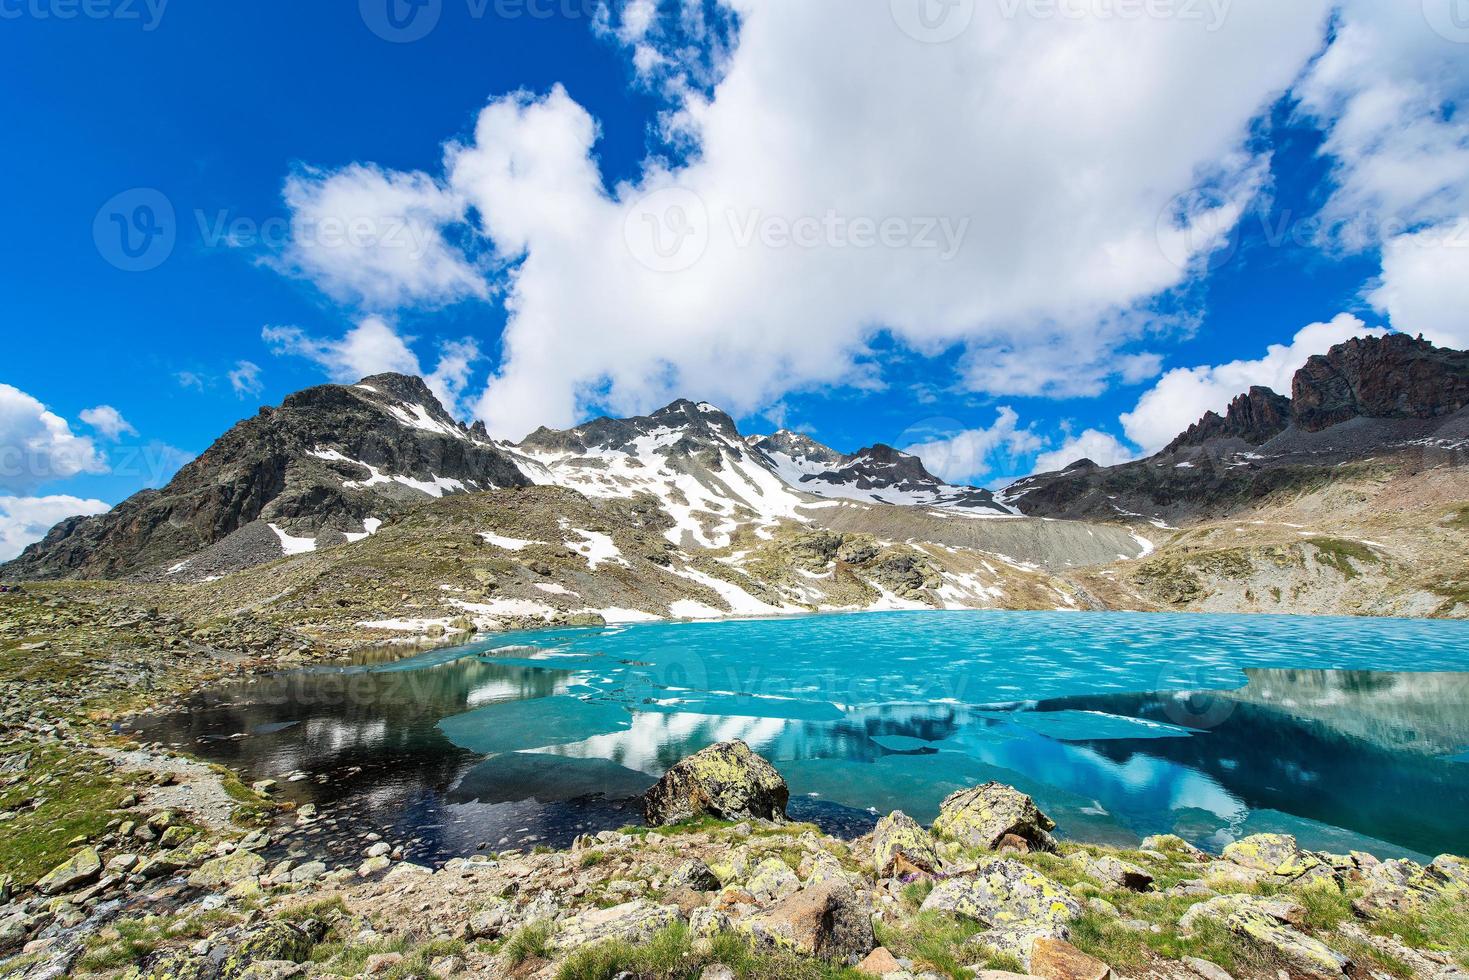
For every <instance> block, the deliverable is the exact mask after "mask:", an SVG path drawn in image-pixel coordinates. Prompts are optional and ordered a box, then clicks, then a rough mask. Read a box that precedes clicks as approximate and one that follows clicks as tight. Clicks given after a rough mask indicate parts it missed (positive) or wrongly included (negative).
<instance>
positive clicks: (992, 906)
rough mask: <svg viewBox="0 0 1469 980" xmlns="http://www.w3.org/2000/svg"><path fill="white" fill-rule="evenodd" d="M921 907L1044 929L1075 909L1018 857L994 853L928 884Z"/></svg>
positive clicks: (1068, 917)
mask: <svg viewBox="0 0 1469 980" xmlns="http://www.w3.org/2000/svg"><path fill="white" fill-rule="evenodd" d="M923 911H925V912H930V911H934V912H943V913H946V914H949V915H962V916H964V917H965V918H968V919H973V920H974V921H976V922H982V923H984V924H986V925H988V926H991V927H999V928H1022V929H1027V930H1035V931H1045V930H1046V929H1048V928H1049V927H1050V926H1054V925H1064V924H1065V923H1067V922H1069V921H1070V920H1072V919H1074V918H1076V917H1077V916H1078V915H1080V914H1081V903H1080V902H1078V901H1077V900H1076V899H1075V898H1074V897H1073V896H1072V895H1071V893H1070V892H1069V891H1067V890H1066V889H1065V888H1064V887H1062V886H1061V885H1060V884H1058V883H1057V882H1055V881H1052V880H1051V879H1050V878H1047V877H1046V876H1045V875H1043V874H1041V873H1040V872H1039V871H1036V870H1034V869H1033V868H1029V867H1026V866H1025V865H1023V864H1021V863H1020V862H1018V861H1009V860H1005V859H998V860H994V861H990V862H988V863H986V864H982V865H980V866H979V867H978V868H976V869H974V871H973V872H971V873H968V874H965V875H963V876H962V877H958V878H952V879H950V880H948V881H945V882H942V883H940V884H939V885H938V887H936V888H934V890H933V891H931V892H930V893H929V895H928V898H926V899H924V901H923Z"/></svg>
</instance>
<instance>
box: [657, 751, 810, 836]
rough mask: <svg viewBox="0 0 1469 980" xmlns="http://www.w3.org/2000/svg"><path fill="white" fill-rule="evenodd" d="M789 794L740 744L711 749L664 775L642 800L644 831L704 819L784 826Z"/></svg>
mask: <svg viewBox="0 0 1469 980" xmlns="http://www.w3.org/2000/svg"><path fill="white" fill-rule="evenodd" d="M789 800H790V790H789V788H788V787H787V786H786V781H785V780H784V779H782V778H781V775H780V773H778V772H776V771H775V767H774V766H772V765H771V764H770V763H769V762H768V761H766V760H765V759H763V758H761V757H760V756H758V755H756V754H755V753H754V752H752V751H751V750H750V747H749V746H748V745H746V744H745V743H744V742H741V741H738V740H736V741H732V742H721V743H719V744H718V745H711V746H710V747H709V748H707V749H704V750H703V751H702V752H698V753H696V754H694V755H691V756H689V757H688V758H687V759H684V760H683V761H682V762H680V763H678V765H676V766H674V767H673V768H672V769H670V770H668V772H667V773H666V774H664V776H663V778H662V779H660V780H658V783H657V785H655V786H654V787H653V788H652V789H650V790H648V792H647V793H646V794H645V795H644V796H643V812H644V815H645V817H646V819H647V822H648V825H649V826H652V827H662V826H666V825H668V824H673V823H679V822H680V821H684V820H692V819H693V818H695V817H701V816H709V817H714V818H716V819H720V820H750V819H759V820H784V819H785V812H786V803H787V802H788V801H789Z"/></svg>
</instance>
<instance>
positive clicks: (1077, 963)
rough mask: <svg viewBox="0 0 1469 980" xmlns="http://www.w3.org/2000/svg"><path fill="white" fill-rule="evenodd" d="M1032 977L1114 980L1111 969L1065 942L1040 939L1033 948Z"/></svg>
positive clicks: (1032, 945)
mask: <svg viewBox="0 0 1469 980" xmlns="http://www.w3.org/2000/svg"><path fill="white" fill-rule="evenodd" d="M1027 968H1028V969H1029V970H1030V975H1031V976H1033V977H1045V978H1047V980H1111V977H1112V968H1111V967H1110V966H1108V965H1107V964H1105V963H1103V962H1102V961H1101V960H1099V959H1097V958H1096V957H1095V956H1088V955H1087V954H1086V953H1083V952H1082V951H1081V950H1079V949H1077V948H1076V947H1075V946H1073V945H1071V944H1070V943H1068V942H1067V941H1066V940H1064V939H1052V938H1048V937H1044V936H1043V937H1041V938H1039V939H1037V940H1036V941H1035V942H1034V943H1032V944H1031V947H1030V960H1029V962H1028V963H1027Z"/></svg>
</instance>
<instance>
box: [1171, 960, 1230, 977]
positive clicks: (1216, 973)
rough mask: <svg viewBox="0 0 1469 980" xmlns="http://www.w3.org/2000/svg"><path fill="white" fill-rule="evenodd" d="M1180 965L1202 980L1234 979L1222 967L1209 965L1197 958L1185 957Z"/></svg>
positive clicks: (1206, 961) (1207, 962)
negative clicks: (1202, 979)
mask: <svg viewBox="0 0 1469 980" xmlns="http://www.w3.org/2000/svg"><path fill="white" fill-rule="evenodd" d="M1182 963H1183V965H1184V966H1186V967H1188V968H1189V969H1190V970H1192V971H1193V972H1195V973H1197V974H1198V975H1199V976H1201V977H1203V978H1204V980H1234V977H1232V976H1231V975H1230V973H1229V971H1228V970H1226V969H1225V968H1224V967H1222V966H1219V965H1217V964H1214V963H1210V962H1209V961H1208V960H1201V959H1199V958H1198V957H1197V956H1185V957H1184V958H1183V960H1182Z"/></svg>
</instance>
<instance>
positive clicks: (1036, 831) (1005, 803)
mask: <svg viewBox="0 0 1469 980" xmlns="http://www.w3.org/2000/svg"><path fill="white" fill-rule="evenodd" d="M1055 829H1056V823H1055V821H1053V820H1052V819H1051V818H1050V817H1048V816H1046V815H1045V814H1044V813H1042V812H1041V811H1040V809H1039V808H1038V807H1037V806H1036V805H1035V800H1032V799H1031V798H1030V797H1028V796H1026V795H1025V794H1024V793H1022V792H1020V791H1019V790H1017V789H1014V788H1012V787H1010V786H1005V785H1003V784H1001V783H985V784H984V785H983V786H976V787H974V788H972V789H964V790H960V791H959V792H957V793H954V794H952V795H950V796H949V797H948V799H946V800H944V802H943V803H942V804H940V806H939V815H938V819H937V820H935V821H934V822H933V833H934V836H935V837H940V838H944V839H947V840H954V841H958V842H959V843H961V844H966V845H968V846H970V847H982V848H984V849H985V850H990V851H992V850H994V849H995V848H996V847H998V846H999V844H1000V842H1001V841H1002V840H1004V839H1005V837H1006V835H1011V834H1013V835H1014V836H1016V837H1019V838H1021V839H1022V840H1024V841H1026V843H1028V844H1029V845H1030V846H1031V847H1032V848H1033V849H1035V850H1038V851H1054V850H1055V849H1056V842H1055V840H1054V839H1052V837H1051V835H1050V831H1052V830H1055Z"/></svg>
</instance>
